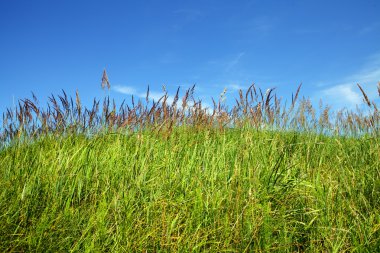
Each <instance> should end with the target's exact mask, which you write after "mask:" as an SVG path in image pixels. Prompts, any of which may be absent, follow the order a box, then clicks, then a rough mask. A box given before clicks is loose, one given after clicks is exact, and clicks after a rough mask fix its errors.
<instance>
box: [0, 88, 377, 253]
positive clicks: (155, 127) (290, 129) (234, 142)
mask: <svg viewBox="0 0 380 253" xmlns="http://www.w3.org/2000/svg"><path fill="white" fill-rule="evenodd" d="M253 89H254V87H253V88H250V90H251V91H250V90H248V91H247V93H246V96H244V94H243V93H242V92H241V93H240V94H241V99H240V101H237V106H236V107H234V108H232V109H231V110H227V109H226V107H223V105H222V104H221V103H220V102H219V103H216V102H215V104H214V110H213V112H207V111H206V110H203V109H202V107H201V105H200V103H199V104H197V101H195V100H194V101H193V103H192V104H191V106H190V107H189V109H188V110H185V108H186V106H184V104H186V103H187V100H188V99H189V98H190V97H191V95H192V94H191V89H190V90H188V91H187V93H186V94H185V96H184V98H185V99H183V100H182V105H183V106H182V107H178V108H177V107H176V106H175V105H173V104H174V102H173V103H172V104H171V105H170V106H166V104H165V103H166V102H165V100H166V98H163V99H164V100H163V101H162V103H153V104H151V107H149V106H147V105H143V104H142V103H141V101H140V102H139V103H135V105H134V106H133V107H132V108H129V107H128V108H127V109H126V110H125V111H124V116H123V109H120V110H116V109H115V106H113V108H114V109H112V106H111V110H109V111H107V110H108V109H107V108H108V106H109V104H110V102H108V104H107V99H106V100H105V102H104V103H103V105H104V106H103V110H102V113H101V114H100V115H99V113H98V111H97V110H96V111H95V109H94V108H96V101H95V102H94V104H95V107H93V110H87V111H86V110H85V109H83V108H81V106H80V102H78V100H79V96H78V95H77V102H76V106H75V108H74V106H72V107H70V103H67V104H68V105H69V106H67V107H66V109H61V108H60V107H59V105H58V103H57V102H56V104H57V105H56V106H54V100H53V99H52V100H51V101H52V103H53V107H52V108H54V109H51V110H50V111H45V112H43V111H42V109H40V108H38V107H37V106H35V109H33V106H31V105H30V102H31V101H30V100H24V104H23V103H21V102H20V104H19V105H20V106H19V109H18V111H17V112H16V113H14V115H16V116H17V117H15V118H11V113H12V112H11V111H8V116H5V118H4V119H7V123H6V124H4V127H3V131H2V138H3V143H4V144H3V148H2V149H1V150H0V168H1V173H0V188H1V189H3V190H2V191H1V195H0V210H1V211H0V250H1V251H4V252H34V251H36V252H57V251H59V252H62V251H63V252H67V251H73V252H78V251H80V252H82V251H83V252H108V251H109V252H136V251H137V252H141V251H142V252H145V251H148V252H159V251H160V252H172V251H178V252H189V251H191V252H193V251H194V252H202V251H207V252H295V251H296V252H297V251H298V252H344V251H346V252H379V251H380V142H379V139H378V138H377V136H378V122H379V114H378V112H377V109H375V106H376V105H375V104H374V103H370V104H369V105H368V106H369V107H371V108H372V111H371V113H370V114H360V113H354V112H344V113H343V112H341V114H339V113H338V114H337V115H336V116H335V118H336V120H335V122H334V123H333V122H331V121H330V120H329V116H330V115H329V114H327V115H326V110H322V111H321V115H320V116H315V115H314V116H313V114H314V113H315V112H314V111H313V110H312V108H311V107H310V104H309V103H308V101H307V100H303V101H301V102H300V103H299V106H298V107H296V105H295V101H296V100H297V96H298V92H299V90H298V91H297V92H296V95H295V96H294V97H295V98H294V101H292V104H291V107H289V108H287V110H285V108H282V109H281V108H280V107H279V105H276V103H278V102H276V99H277V98H276V99H275V100H274V103H271V101H272V100H273V99H274V98H272V97H271V92H269V95H268V92H267V93H266V94H265V95H264V94H262V92H261V91H259V92H257V91H256V90H255V91H254V93H256V94H258V97H259V98H260V93H261V97H262V100H261V101H260V99H259V100H257V99H256V100H254V99H252V100H249V101H248V99H247V97H249V96H250V95H252V93H250V92H252V90H253ZM363 92H364V91H363ZM148 93H149V92H148ZM177 94H178V93H177ZM244 97H245V98H244ZM252 97H253V98H254V97H255V96H252ZM256 98H257V97H256ZM268 100H269V101H268ZM28 101H29V102H28ZM61 101H62V100H61ZM64 101H65V99H64V97H63V104H65V103H64ZM66 101H69V100H68V99H67V98H66ZM108 101H109V100H108ZM253 101H256V102H255V103H253ZM146 102H147V103H149V101H148V94H147V101H146ZM28 104H29V107H28V106H27V105H28ZM71 104H72V105H74V103H71ZM111 104H112V103H111ZM278 104H279V103H278ZM25 105H26V106H25ZM105 106H106V107H107V108H106V107H105ZM20 108H21V109H20ZM30 108H32V109H30ZM63 108H65V107H64V106H63ZM152 108H153V109H152ZM31 111H33V112H34V113H35V114H34V115H35V116H33V115H32V116H31V117H29V116H28V114H32V112H31ZM94 111H95V112H94ZM48 112H50V114H48ZM84 112H85V113H84ZM92 112H93V113H92ZM327 113H328V112H327ZM91 115H92V116H91ZM7 117H8V118H7ZM123 117H124V118H123ZM330 118H331V116H330ZM15 119H18V120H19V121H16V120H15ZM49 119H50V121H49ZM51 119H53V120H51ZM90 119H91V122H90ZM28 120H29V121H28ZM371 120H372V121H371ZM5 121H6V120H4V122H5ZM9 122H11V123H9ZM49 122H50V123H49ZM94 122H95V123H94ZM229 124H233V125H234V127H233V128H229V127H228V126H229ZM263 125H264V126H266V127H261V126H263ZM11 128H12V129H11ZM310 129H311V130H310ZM342 129H343V130H344V132H345V133H347V132H349V131H350V132H349V133H350V134H345V135H344V134H343V135H342V134H341V132H340V131H341V130H342ZM294 130H297V131H294ZM328 131H329V133H330V134H328V135H325V134H322V133H326V132H328ZM0 133H1V132H0ZM89 133H91V134H89ZM355 133H356V134H355ZM359 133H360V134H359Z"/></svg>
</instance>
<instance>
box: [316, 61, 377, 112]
mask: <svg viewBox="0 0 380 253" xmlns="http://www.w3.org/2000/svg"><path fill="white" fill-rule="evenodd" d="M369 59H370V60H369V62H368V64H366V66H364V67H363V68H362V69H361V70H360V71H358V72H357V73H354V74H353V75H350V76H348V77H346V78H344V79H343V80H344V81H343V82H342V83H340V84H337V85H334V86H332V87H330V88H326V89H323V90H321V92H320V93H319V95H320V97H321V98H322V100H323V101H324V102H327V103H328V104H330V105H333V106H337V107H339V109H340V108H342V107H346V108H349V109H351V108H353V107H355V106H356V105H360V104H362V103H363V96H362V94H361V91H360V90H359V88H358V87H357V86H356V84H360V85H361V86H362V87H363V90H364V91H365V92H366V94H367V96H368V98H369V99H370V100H375V99H377V98H378V92H377V84H378V82H379V81H380V54H375V55H372V56H371V57H370V58H369Z"/></svg>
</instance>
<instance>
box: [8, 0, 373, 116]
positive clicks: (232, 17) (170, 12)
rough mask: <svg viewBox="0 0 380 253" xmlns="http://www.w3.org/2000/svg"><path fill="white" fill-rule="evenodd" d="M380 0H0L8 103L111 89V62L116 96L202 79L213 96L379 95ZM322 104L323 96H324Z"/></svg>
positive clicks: (201, 92) (340, 99)
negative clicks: (244, 91) (257, 91)
mask: <svg viewBox="0 0 380 253" xmlns="http://www.w3.org/2000/svg"><path fill="white" fill-rule="evenodd" d="M379 13H380V1H378V0H362V1H350V0H346V1H331V0H330V1H324V0H319V1H311V0H302V1H301V0H300V1H296V0H294V1H290V0H289V1H273V0H267V1H248V0H241V1H220V0H219V1H209V0H203V1H198V0H194V1H165V0H162V1H158V0H157V1H152V0H150V1H96V0H92V1H80V0H76V1H69V0H65V1H40V0H33V1H29V0H28V1H20V0H12V1H10V0H4V1H1V2H0V34H1V39H0V50H1V57H0V88H1V92H0V111H3V110H4V109H5V107H9V106H12V104H13V100H14V99H15V100H17V99H19V98H24V97H30V96H31V91H33V92H34V93H35V94H36V95H37V97H38V98H40V100H41V101H42V102H43V101H46V97H47V96H48V95H50V94H52V93H53V94H58V93H60V91H61V89H64V90H65V91H66V92H67V93H68V94H70V95H74V94H75V90H76V89H78V90H79V93H80V94H81V97H82V100H83V101H84V102H85V103H89V102H90V101H91V100H92V99H93V98H94V97H97V98H101V97H102V96H103V91H102V90H101V88H100V80H101V74H102V71H103V69H104V68H106V69H107V73H108V76H109V80H110V82H111V86H112V87H111V92H110V95H111V96H112V97H114V98H115V99H117V100H122V99H123V98H126V99H127V100H129V99H130V95H131V94H134V95H136V96H143V94H145V91H146V88H147V86H148V85H150V88H151V92H152V93H151V94H152V95H153V97H158V96H159V95H160V94H161V93H162V85H165V86H166V88H167V90H168V91H169V93H171V94H173V93H174V92H175V91H176V88H177V87H178V86H181V87H183V88H187V87H189V86H191V85H192V84H196V94H197V95H198V97H199V98H201V99H203V100H204V101H205V102H207V103H209V104H210V97H218V96H219V94H220V93H221V92H222V91H223V89H224V88H227V96H228V97H230V98H232V97H234V96H235V95H236V90H237V89H239V88H246V87H248V86H249V85H250V84H251V83H255V84H256V85H257V86H258V87H260V88H262V89H263V90H265V89H267V88H270V87H276V88H277V94H278V95H279V96H282V97H284V98H289V96H290V95H291V93H292V92H294V91H295V90H296V88H297V86H298V85H299V84H300V83H303V89H302V92H301V95H303V96H305V97H310V98H311V99H312V101H313V102H315V103H318V101H319V99H320V98H322V99H323V101H324V102H326V103H329V104H331V105H332V106H333V107H335V108H338V107H349V108H351V107H353V106H354V105H355V104H357V103H361V102H362V99H361V96H360V91H359V90H358V89H357V88H356V86H355V85H356V83H360V84H362V86H363V88H364V89H365V90H366V91H367V92H368V94H369V97H370V98H371V99H375V98H377V97H378V95H377V90H376V85H377V83H378V81H380V16H379ZM316 105H318V104H316Z"/></svg>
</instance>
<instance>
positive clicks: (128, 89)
mask: <svg viewBox="0 0 380 253" xmlns="http://www.w3.org/2000/svg"><path fill="white" fill-rule="evenodd" d="M112 88H113V90H115V91H116V92H119V93H122V94H125V95H135V94H136V89H135V88H133V87H131V86H122V85H115V86H113V87H112Z"/></svg>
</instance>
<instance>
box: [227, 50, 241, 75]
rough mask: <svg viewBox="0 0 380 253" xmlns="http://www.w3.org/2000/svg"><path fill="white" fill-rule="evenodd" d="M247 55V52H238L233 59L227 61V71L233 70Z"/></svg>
mask: <svg viewBox="0 0 380 253" xmlns="http://www.w3.org/2000/svg"><path fill="white" fill-rule="evenodd" d="M244 55H245V52H240V53H238V54H237V55H236V56H235V57H234V58H233V59H232V60H230V61H228V62H227V63H226V71H231V70H232V69H233V68H235V67H236V66H237V65H238V64H239V63H240V61H241V59H242V57H243V56H244Z"/></svg>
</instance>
